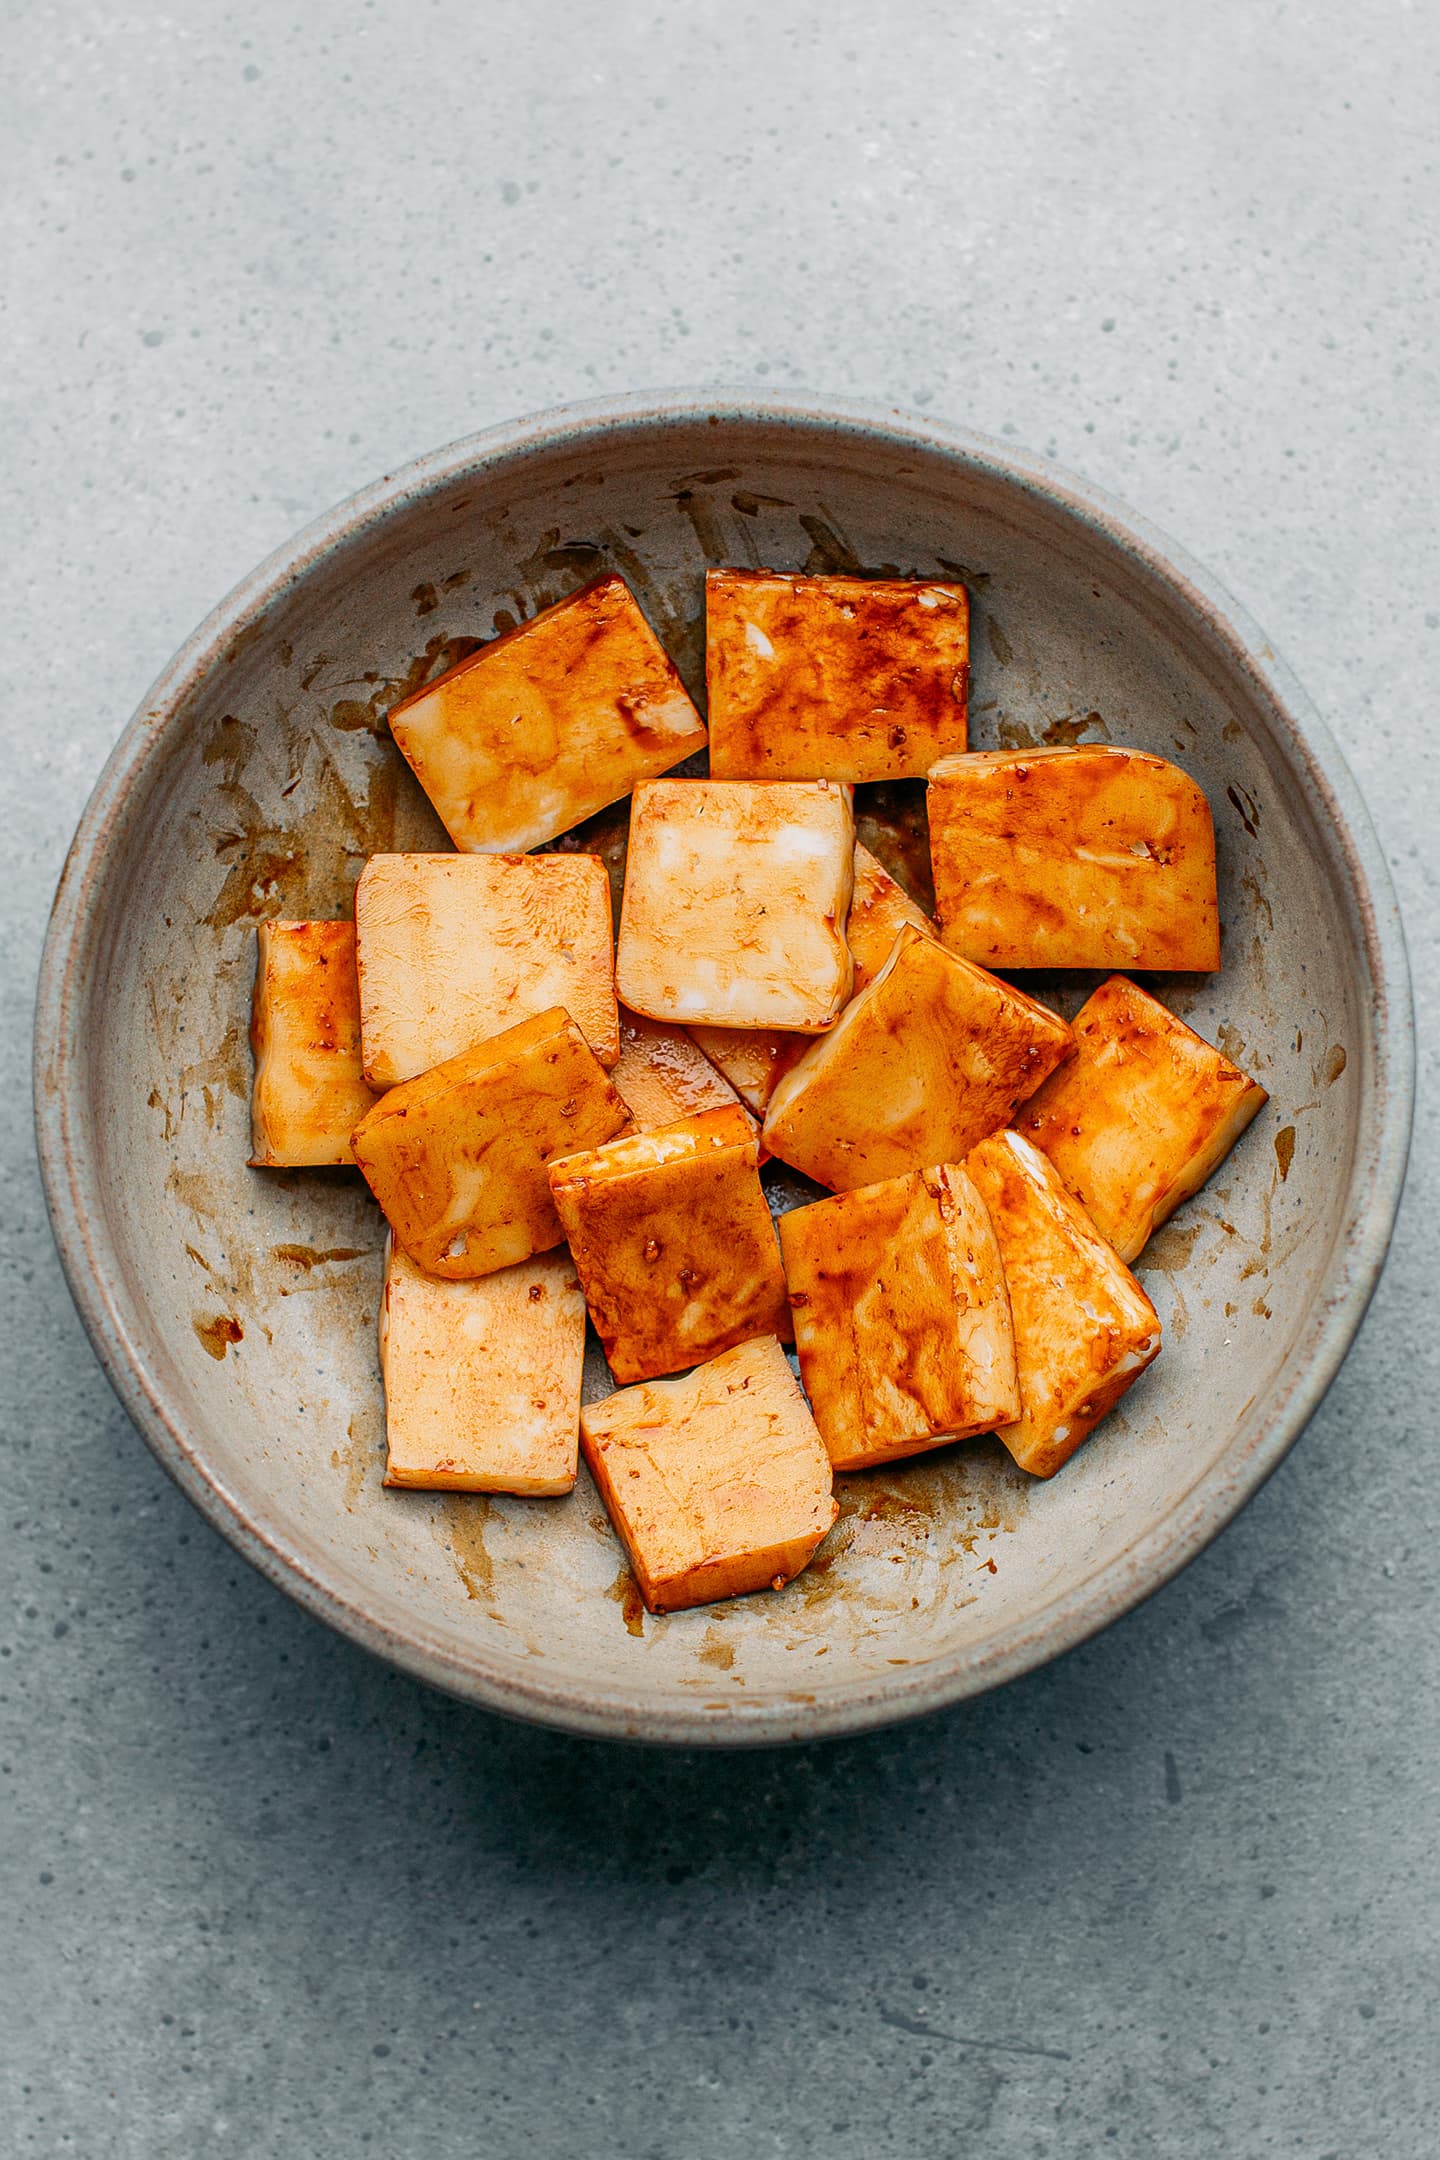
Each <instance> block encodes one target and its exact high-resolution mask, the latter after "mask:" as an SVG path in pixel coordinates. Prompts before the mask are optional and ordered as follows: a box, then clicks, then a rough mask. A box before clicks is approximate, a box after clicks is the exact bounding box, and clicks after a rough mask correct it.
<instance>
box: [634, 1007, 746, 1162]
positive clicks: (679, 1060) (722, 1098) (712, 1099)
mask: <svg viewBox="0 0 1440 2160" xmlns="http://www.w3.org/2000/svg"><path fill="white" fill-rule="evenodd" d="M611 1078H612V1080H613V1081H614V1083H615V1086H616V1087H617V1089H618V1090H619V1092H620V1093H621V1095H623V1096H624V1098H625V1101H626V1103H627V1105H628V1106H629V1110H630V1115H631V1117H632V1118H633V1119H634V1120H635V1123H636V1124H637V1125H638V1126H639V1128H640V1130H641V1132H650V1131H653V1129H654V1128H655V1126H657V1125H673V1124H674V1123H675V1121H676V1119H677V1118H686V1117H693V1116H695V1115H696V1114H697V1113H698V1112H699V1111H701V1110H733V1109H735V1108H736V1107H737V1106H738V1104H739V1100H740V1098H739V1096H738V1095H737V1094H736V1092H735V1090H734V1088H733V1087H731V1085H730V1083H729V1081H728V1080H727V1079H726V1078H725V1076H724V1074H723V1073H721V1072H718V1071H717V1070H716V1068H715V1067H714V1066H713V1065H712V1064H711V1062H710V1060H709V1058H707V1057H706V1055H705V1053H704V1051H703V1050H702V1049H701V1048H700V1046H699V1044H698V1043H697V1042H695V1041H694V1040H693V1039H692V1037H691V1036H689V1035H687V1034H686V1032H685V1030H684V1028H677V1027H667V1026H666V1024H665V1022H664V1021H663V1020H647V1019H646V1018H645V1015H644V1014H643V1013H632V1012H627V1010H626V1009H625V1007H624V1006H623V1005H622V1006H621V1008H620V1062H619V1064H618V1065H617V1066H615V1068H614V1070H613V1072H612V1073H611Z"/></svg>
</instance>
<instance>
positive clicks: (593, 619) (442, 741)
mask: <svg viewBox="0 0 1440 2160" xmlns="http://www.w3.org/2000/svg"><path fill="white" fill-rule="evenodd" d="M390 732H391V733H392V735H393V736H394V737H395V740H396V742H397V743H398V744H399V746H400V748H401V750H402V752H403V753H404V755H405V757H406V759H407V760H408V762H409V764H410V765H411V767H412V768H413V770H414V773H415V777H416V778H417V779H418V781H419V782H420V785H421V787H423V788H424V790H425V792H426V794H427V795H428V796H429V798H430V800H431V802H432V803H433V804H434V805H435V808H436V810H437V811H438V812H439V814H440V817H441V819H442V821H443V822H444V825H445V829H446V831H447V832H448V833H449V835H450V837H451V839H452V840H453V841H454V842H455V845H456V847H457V848H463V849H464V850H465V851H466V852H467V853H469V854H489V853H496V852H498V853H502V854H516V855H518V854H523V853H524V851H525V850H526V849H527V848H533V847H539V846H540V844H541V843H542V842H543V841H546V840H553V839H555V838H556V837H557V836H558V835H559V834H560V833H563V832H569V830H570V828H571V827H572V826H574V825H578V824H579V823H580V821H581V819H582V818H587V817H589V816H591V814H592V813H593V812H594V811H596V810H603V809H604V807H605V805H606V804H607V803H612V802H618V801H619V799H620V798H621V796H623V795H628V794H629V792H630V790H631V788H632V787H634V785H635V782H636V781H637V780H648V779H650V778H652V777H653V775H654V774H656V773H662V772H667V771H668V770H669V768H670V767H671V766H672V765H677V764H678V763H679V762H680V760H681V759H682V758H686V757H689V756H690V754H691V752H692V751H694V750H703V749H704V747H705V727H704V723H703V722H702V721H701V718H700V715H699V714H698V713H697V712H696V710H695V707H694V706H693V705H692V704H691V702H690V699H689V697H688V696H687V695H686V692H685V686H684V684H683V683H682V682H681V680H680V677H679V676H678V674H677V673H676V672H675V665H674V662H673V661H672V660H671V659H670V657H669V655H668V653H667V652H666V651H665V648H664V646H663V645H662V644H661V643H660V640H659V639H658V638H657V637H656V635H655V633H654V631H653V630H652V629H651V628H650V625H649V623H648V622H646V620H645V617H644V616H643V615H642V613H641V612H640V605H639V602H638V601H637V600H636V598H635V596H634V594H633V593H632V592H631V591H630V588H629V587H628V585H627V584H626V583H625V580H624V579H623V578H622V577H620V576H619V575H618V573H612V574H611V575H610V576H608V577H602V578H597V579H596V580H595V581H594V583H593V584H590V585H586V586H585V587H584V588H583V589H582V590H581V591H580V592H577V593H572V594H571V595H570V597H569V598H568V599H566V600H562V601H560V602H559V603H558V605H557V606H555V607H550V608H546V609H545V610H544V611H543V612H542V613H541V614H539V615H536V616H535V617H534V618H533V620H532V621H530V622H527V623H522V624H521V625H520V627H519V629H518V630H509V631H507V632H506V634H505V635H504V636H503V637H499V638H496V639H494V641H493V642H492V643H491V644H488V645H484V646H482V647H481V649H480V650H479V652H477V653H472V654H471V656H470V658H469V659H467V660H462V661H461V662H460V664H459V666H458V667H453V668H451V669H450V671H449V672H448V674H445V675H441V676H439V677H438V678H437V679H436V680H435V681H434V682H433V683H429V684H427V685H426V687H425V688H424V689H423V690H421V691H418V692H417V693H416V695H415V696H414V697H411V698H407V699H406V700H405V702H404V703H403V704H401V705H397V706H396V707H395V708H394V710H393V711H392V712H391V714H390Z"/></svg>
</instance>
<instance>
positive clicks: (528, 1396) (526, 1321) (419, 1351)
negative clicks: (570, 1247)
mask: <svg viewBox="0 0 1440 2160" xmlns="http://www.w3.org/2000/svg"><path fill="white" fill-rule="evenodd" d="M584 1362H585V1300H584V1298H583V1297H581V1295H580V1285H579V1283H578V1282H577V1281H576V1279H575V1270H574V1269H573V1268H572V1267H571V1265H570V1255H569V1254H568V1253H567V1252H558V1253H544V1254H541V1255H539V1256H538V1257H536V1258H535V1259H531V1260H523V1261H521V1262H520V1264H519V1266H517V1267H508V1268H501V1269H500V1270H499V1271H498V1273H496V1274H494V1275H483V1276H480V1277H479V1278H477V1279H476V1280H475V1281H473V1282H441V1281H440V1280H438V1279H437V1277H435V1276H433V1275H427V1274H426V1273H425V1272H424V1270H423V1269H421V1268H418V1267H416V1265H415V1263H414V1261H413V1260H411V1259H409V1258H408V1257H407V1256H406V1254H404V1253H403V1252H401V1251H400V1249H399V1248H398V1246H395V1245H394V1244H393V1243H392V1245H391V1248H390V1250H389V1251H388V1252H387V1254H386V1257H385V1291H384V1296H383V1299H382V1301H381V1307H380V1370H381V1373H382V1375H383V1376H384V1381H385V1439H386V1446H387V1448H388V1451H389V1461H388V1464H387V1467H386V1471H385V1483H386V1484H387V1485H403V1486H413V1487H418V1488H420V1489H421V1490H425V1491H440V1492H505V1493H534V1494H547V1493H567V1492H569V1491H570V1489H571V1487H572V1486H573V1485H574V1483H575V1472H576V1469H577V1467H578V1463H579V1456H580V1377H581V1369H582V1367H583V1365H584Z"/></svg>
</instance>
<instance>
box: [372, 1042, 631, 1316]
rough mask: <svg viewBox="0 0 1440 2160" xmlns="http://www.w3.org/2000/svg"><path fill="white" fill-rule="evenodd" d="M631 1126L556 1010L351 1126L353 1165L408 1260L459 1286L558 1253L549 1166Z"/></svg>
mask: <svg viewBox="0 0 1440 2160" xmlns="http://www.w3.org/2000/svg"><path fill="white" fill-rule="evenodd" d="M629 1122H630V1113H629V1111H628V1109H627V1108H626V1106H625V1104H624V1103H623V1102H622V1100H621V1098H620V1096H619V1095H618V1094H617V1093H616V1091H615V1089H614V1088H613V1087H612V1086H611V1084H610V1080H609V1077H608V1075H607V1074H606V1072H605V1068H604V1067H603V1066H602V1065H601V1063H600V1061H599V1060H598V1058H597V1057H596V1056H595V1053H594V1051H593V1050H591V1048H590V1046H589V1044H588V1043H587V1042H586V1040H585V1038H584V1036H583V1035H582V1034H581V1033H580V1030H579V1028H577V1027H576V1025H575V1023H574V1021H573V1020H572V1019H571V1018H570V1015H569V1014H568V1013H567V1012H563V1011H562V1010H561V1009H560V1007H559V1006H555V1007H553V1008H552V1010H551V1011H549V1012H547V1013H538V1014H537V1015H536V1017H535V1018H534V1019H533V1020H522V1021H520V1022H519V1024H518V1025H517V1026H515V1027H513V1028H506V1029H505V1030H504V1032H503V1034H500V1035H494V1036H491V1037H490V1038H489V1040H488V1041H486V1042H481V1043H476V1044H474V1045H473V1046H472V1048H470V1049H469V1050H462V1052H461V1053H460V1055H459V1057H457V1058H450V1059H449V1060H447V1062H446V1063H445V1064H444V1065H437V1066H436V1067H435V1069H434V1070H433V1072H427V1073H421V1074H420V1075H419V1077H418V1078H417V1079H414V1080H403V1081H401V1082H400V1084H399V1086H398V1087H393V1088H391V1089H390V1091H389V1092H388V1094H385V1095H382V1096H381V1097H380V1100H379V1101H378V1102H377V1103H376V1105H375V1107H374V1109H373V1110H372V1111H371V1112H370V1113H369V1115H368V1116H367V1117H365V1118H363V1119H362V1120H361V1122H360V1124H359V1125H357V1126H356V1128H355V1138H354V1146H355V1160H356V1162H357V1163H358V1164H359V1165H360V1168H361V1169H362V1170H363V1172H364V1173H365V1177H366V1180H367V1182H368V1183H369V1186H370V1189H371V1191H372V1192H373V1193H374V1195H375V1197H376V1199H377V1200H378V1201H379V1202H380V1205H381V1207H382V1208H383V1209H384V1211H385V1215H386V1219H387V1220H388V1222H389V1224H390V1227H391V1229H392V1230H393V1231H394V1233H395V1235H396V1237H397V1239H398V1240H399V1242H400V1244H401V1245H403V1246H404V1248H405V1250H406V1252H407V1253H409V1255H410V1257H411V1259H412V1260H415V1261H417V1262H418V1263H419V1265H420V1266H421V1267H423V1268H424V1269H426V1270H427V1272H428V1273H429V1274H431V1275H442V1276H445V1277H447V1278H449V1279H451V1280H453V1281H457V1282H459V1281H463V1280H465V1279H466V1278H467V1277H471V1276H476V1275H489V1274H492V1273H493V1272H494V1270H495V1269H496V1268H505V1267H513V1266H514V1265H515V1264H516V1263H517V1262H518V1261H521V1260H526V1259H528V1258H529V1256H530V1254H531V1253H536V1252H548V1251H549V1249H550V1247H551V1246H552V1245H558V1244H559V1243H560V1242H561V1239H562V1238H563V1236H564V1232H563V1231H562V1230H561V1228H560V1224H559V1221H558V1220H557V1218H556V1214H555V1208H554V1205H553V1203H552V1201H551V1198H550V1185H549V1181H548V1179H547V1177H546V1165H547V1164H548V1163H550V1162H551V1161H552V1160H553V1159H554V1158H555V1157H556V1156H558V1155H573V1154H574V1153H575V1151H576V1150H577V1149H578V1148H587V1147H595V1146H598V1145H599V1143H600V1142H601V1141H602V1140H609V1139H611V1138H612V1137H613V1136H614V1135H615V1134H616V1133H618V1132H621V1131H622V1130H624V1129H625V1128H626V1127H628V1125H629Z"/></svg>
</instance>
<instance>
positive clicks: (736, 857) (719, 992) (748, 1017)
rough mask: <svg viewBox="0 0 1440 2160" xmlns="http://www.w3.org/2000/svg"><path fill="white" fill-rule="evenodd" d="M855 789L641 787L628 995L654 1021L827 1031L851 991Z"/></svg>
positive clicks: (630, 892) (733, 783) (675, 783)
mask: <svg viewBox="0 0 1440 2160" xmlns="http://www.w3.org/2000/svg"><path fill="white" fill-rule="evenodd" d="M854 860H855V821H854V815H853V812H852V808H851V800H850V790H849V789H848V788H844V787H841V786H839V785H838V784H837V783H836V782H835V781H833V780H819V781H812V782H809V783H801V782H793V781H787V782H782V783H777V784H770V785H766V784H760V783H756V782H752V781H746V780H647V781H645V782H643V783H642V785H641V786H639V787H637V788H636V790H635V799H634V803H633V805H632V807H631V812H630V852H629V856H628V858H627V860H626V864H625V899H624V904H623V906H622V908H621V911H620V945H619V952H618V954H617V958H616V976H617V980H618V982H619V986H620V995H621V997H622V998H623V999H624V1000H625V1003H626V1004H627V1005H629V1006H631V1007H632V1008H633V1010H634V1011H636V1012H641V1013H646V1014H648V1015H649V1017H650V1018H651V1019H652V1020H673V1021H679V1022H680V1023H681V1024H682V1025H684V1026H687V1027H688V1026H689V1025H690V1024H691V1023H692V1022H693V1021H699V1022H701V1023H702V1025H704V1026H706V1027H731V1028H736V1027H738V1028H793V1029H795V1030H796V1031H797V1032H798V1033H800V1034H818V1033H819V1032H820V1031H821V1030H822V1029H825V1028H828V1027H829V1026H830V1024H831V1022H832V1021H833V1020H834V1018H835V1016H836V1014H837V1013H838V1012H839V1010H840V1008H841V1006H842V1005H843V1004H844V1003H845V1000H846V999H847V998H848V997H849V995H850V952H849V948H848V947H847V945H846V943H845V916H846V912H847V910H848V909H849V906H850V887H851V883H852V880H853V878H854Z"/></svg>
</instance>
